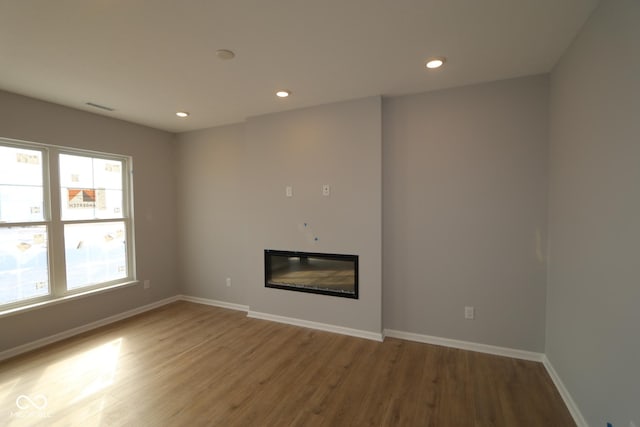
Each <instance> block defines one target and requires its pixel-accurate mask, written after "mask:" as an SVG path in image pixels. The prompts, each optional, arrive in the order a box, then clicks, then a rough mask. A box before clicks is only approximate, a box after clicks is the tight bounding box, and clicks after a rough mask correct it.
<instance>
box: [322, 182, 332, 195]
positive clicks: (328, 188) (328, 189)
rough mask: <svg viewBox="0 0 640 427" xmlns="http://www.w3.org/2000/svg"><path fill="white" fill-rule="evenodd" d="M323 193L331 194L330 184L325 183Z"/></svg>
mask: <svg viewBox="0 0 640 427" xmlns="http://www.w3.org/2000/svg"><path fill="white" fill-rule="evenodd" d="M322 195H323V196H329V195H331V187H330V186H329V184H324V185H323V186H322Z"/></svg>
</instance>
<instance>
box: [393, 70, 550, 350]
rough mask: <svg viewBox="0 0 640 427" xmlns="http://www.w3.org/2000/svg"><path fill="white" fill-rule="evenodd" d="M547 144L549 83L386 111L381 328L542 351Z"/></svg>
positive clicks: (450, 93)
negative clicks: (467, 314) (469, 315)
mask: <svg viewBox="0 0 640 427" xmlns="http://www.w3.org/2000/svg"><path fill="white" fill-rule="evenodd" d="M547 138H548V80H547V77H546V76H534V77H527V78H521V79H515V80H508V81H501V82H496V83H489V84H482V85H476V86H469V87H462V88H457V89H449V90H444V91H439V92H431V93H425V94H419V95H410V96H403V97H397V98H391V99H386V100H385V101H384V103H383V180H384V184H383V230H384V231H383V242H384V244H383V271H384V273H383V283H384V286H383V297H384V305H383V306H384V325H385V328H388V329H395V330H400V331H407V332H414V333H419V334H426V335H432V336H438V337H446V338H453V339H460V340H466V341H472V342H479V343H484V344H491V345H498V346H504V347H509V348H516V349H522V350H529V351H538V352H543V351H544V331H545V296H546V293H545V287H546V262H545V247H546V212H547V210H546V209H547V208H546V206H547V204H546V199H547V178H546V176H547V155H548V152H547V148H548V146H547ZM465 305H470V306H474V307H475V310H476V318H475V320H472V321H470V320H465V319H464V306H465Z"/></svg>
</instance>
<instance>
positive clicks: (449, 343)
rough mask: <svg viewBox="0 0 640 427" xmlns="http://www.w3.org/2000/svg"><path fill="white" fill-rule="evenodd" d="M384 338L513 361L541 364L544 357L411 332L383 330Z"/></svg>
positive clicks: (538, 354)
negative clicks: (521, 360) (504, 357)
mask: <svg viewBox="0 0 640 427" xmlns="http://www.w3.org/2000/svg"><path fill="white" fill-rule="evenodd" d="M384 336H385V337H391V338H400V339H403V340H409V341H416V342H422V343H426V344H434V345H441V346H443V347H452V348H459V349H461V350H469V351H477V352H480V353H488V354H495V355H497V356H506V357H513V358H515V359H524V360H532V361H534V362H542V361H543V357H544V354H542V353H536V352H533V351H525V350H516V349H513V348H507V347H497V346H493V345H488V344H479V343H475V342H469V341H459V340H453V339H449V338H441V337H434V336H431V335H422V334H414V333H412V332H403V331H396V330H393V329H385V330H384Z"/></svg>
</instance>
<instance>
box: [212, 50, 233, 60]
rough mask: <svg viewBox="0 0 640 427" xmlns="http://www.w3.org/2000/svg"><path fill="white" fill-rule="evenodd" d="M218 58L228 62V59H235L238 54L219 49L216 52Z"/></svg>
mask: <svg viewBox="0 0 640 427" xmlns="http://www.w3.org/2000/svg"><path fill="white" fill-rule="evenodd" d="M216 56H217V57H218V58H220V59H224V60H227V59H233V58H235V56H236V54H235V53H233V51H232V50H229V49H218V50H216Z"/></svg>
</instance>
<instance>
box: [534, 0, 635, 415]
mask: <svg viewBox="0 0 640 427" xmlns="http://www.w3.org/2000/svg"><path fill="white" fill-rule="evenodd" d="M639 22H640V2H637V1H635V0H612V1H603V2H601V3H600V5H599V7H598V8H597V9H596V10H595V11H594V13H593V15H592V16H591V18H590V19H589V21H588V22H587V24H586V25H585V27H584V28H583V29H582V31H581V32H580V34H579V35H578V37H577V38H576V40H575V41H574V43H573V44H572V45H571V47H570V48H569V49H568V51H567V52H566V53H565V55H564V56H563V57H562V59H561V60H560V62H559V64H558V65H557V66H556V68H555V69H554V70H553V72H552V75H551V127H550V129H551V132H550V135H551V136H550V159H551V163H550V187H549V188H550V198H549V234H550V252H549V254H550V265H549V288H548V304H547V306H548V307H547V344H546V352H547V356H548V358H549V360H550V361H551V363H552V364H553V366H554V367H555V369H556V371H557V372H558V374H559V376H560V377H561V379H562V381H563V382H564V384H565V386H566V387H567V389H568V390H569V392H570V393H571V395H572V396H573V399H574V400H575V402H576V403H577V405H578V406H579V408H580V410H581V412H582V414H583V415H584V417H585V419H586V420H587V422H588V423H589V424H590V425H592V426H604V425H605V424H606V422H611V423H613V425H615V426H625V427H626V426H628V425H629V420H635V421H636V423H637V421H638V420H640V369H638V361H640V332H639V329H638V327H639V325H640V311H639V310H638V307H637V305H638V302H639V301H640V282H639V279H638V278H639V277H640V276H639V274H638V266H639V265H640V249H639V247H640V246H639V243H638V242H640V224H639V219H640V190H639V188H640V186H639V183H640V120H639V118H640V25H638V23H639Z"/></svg>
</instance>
